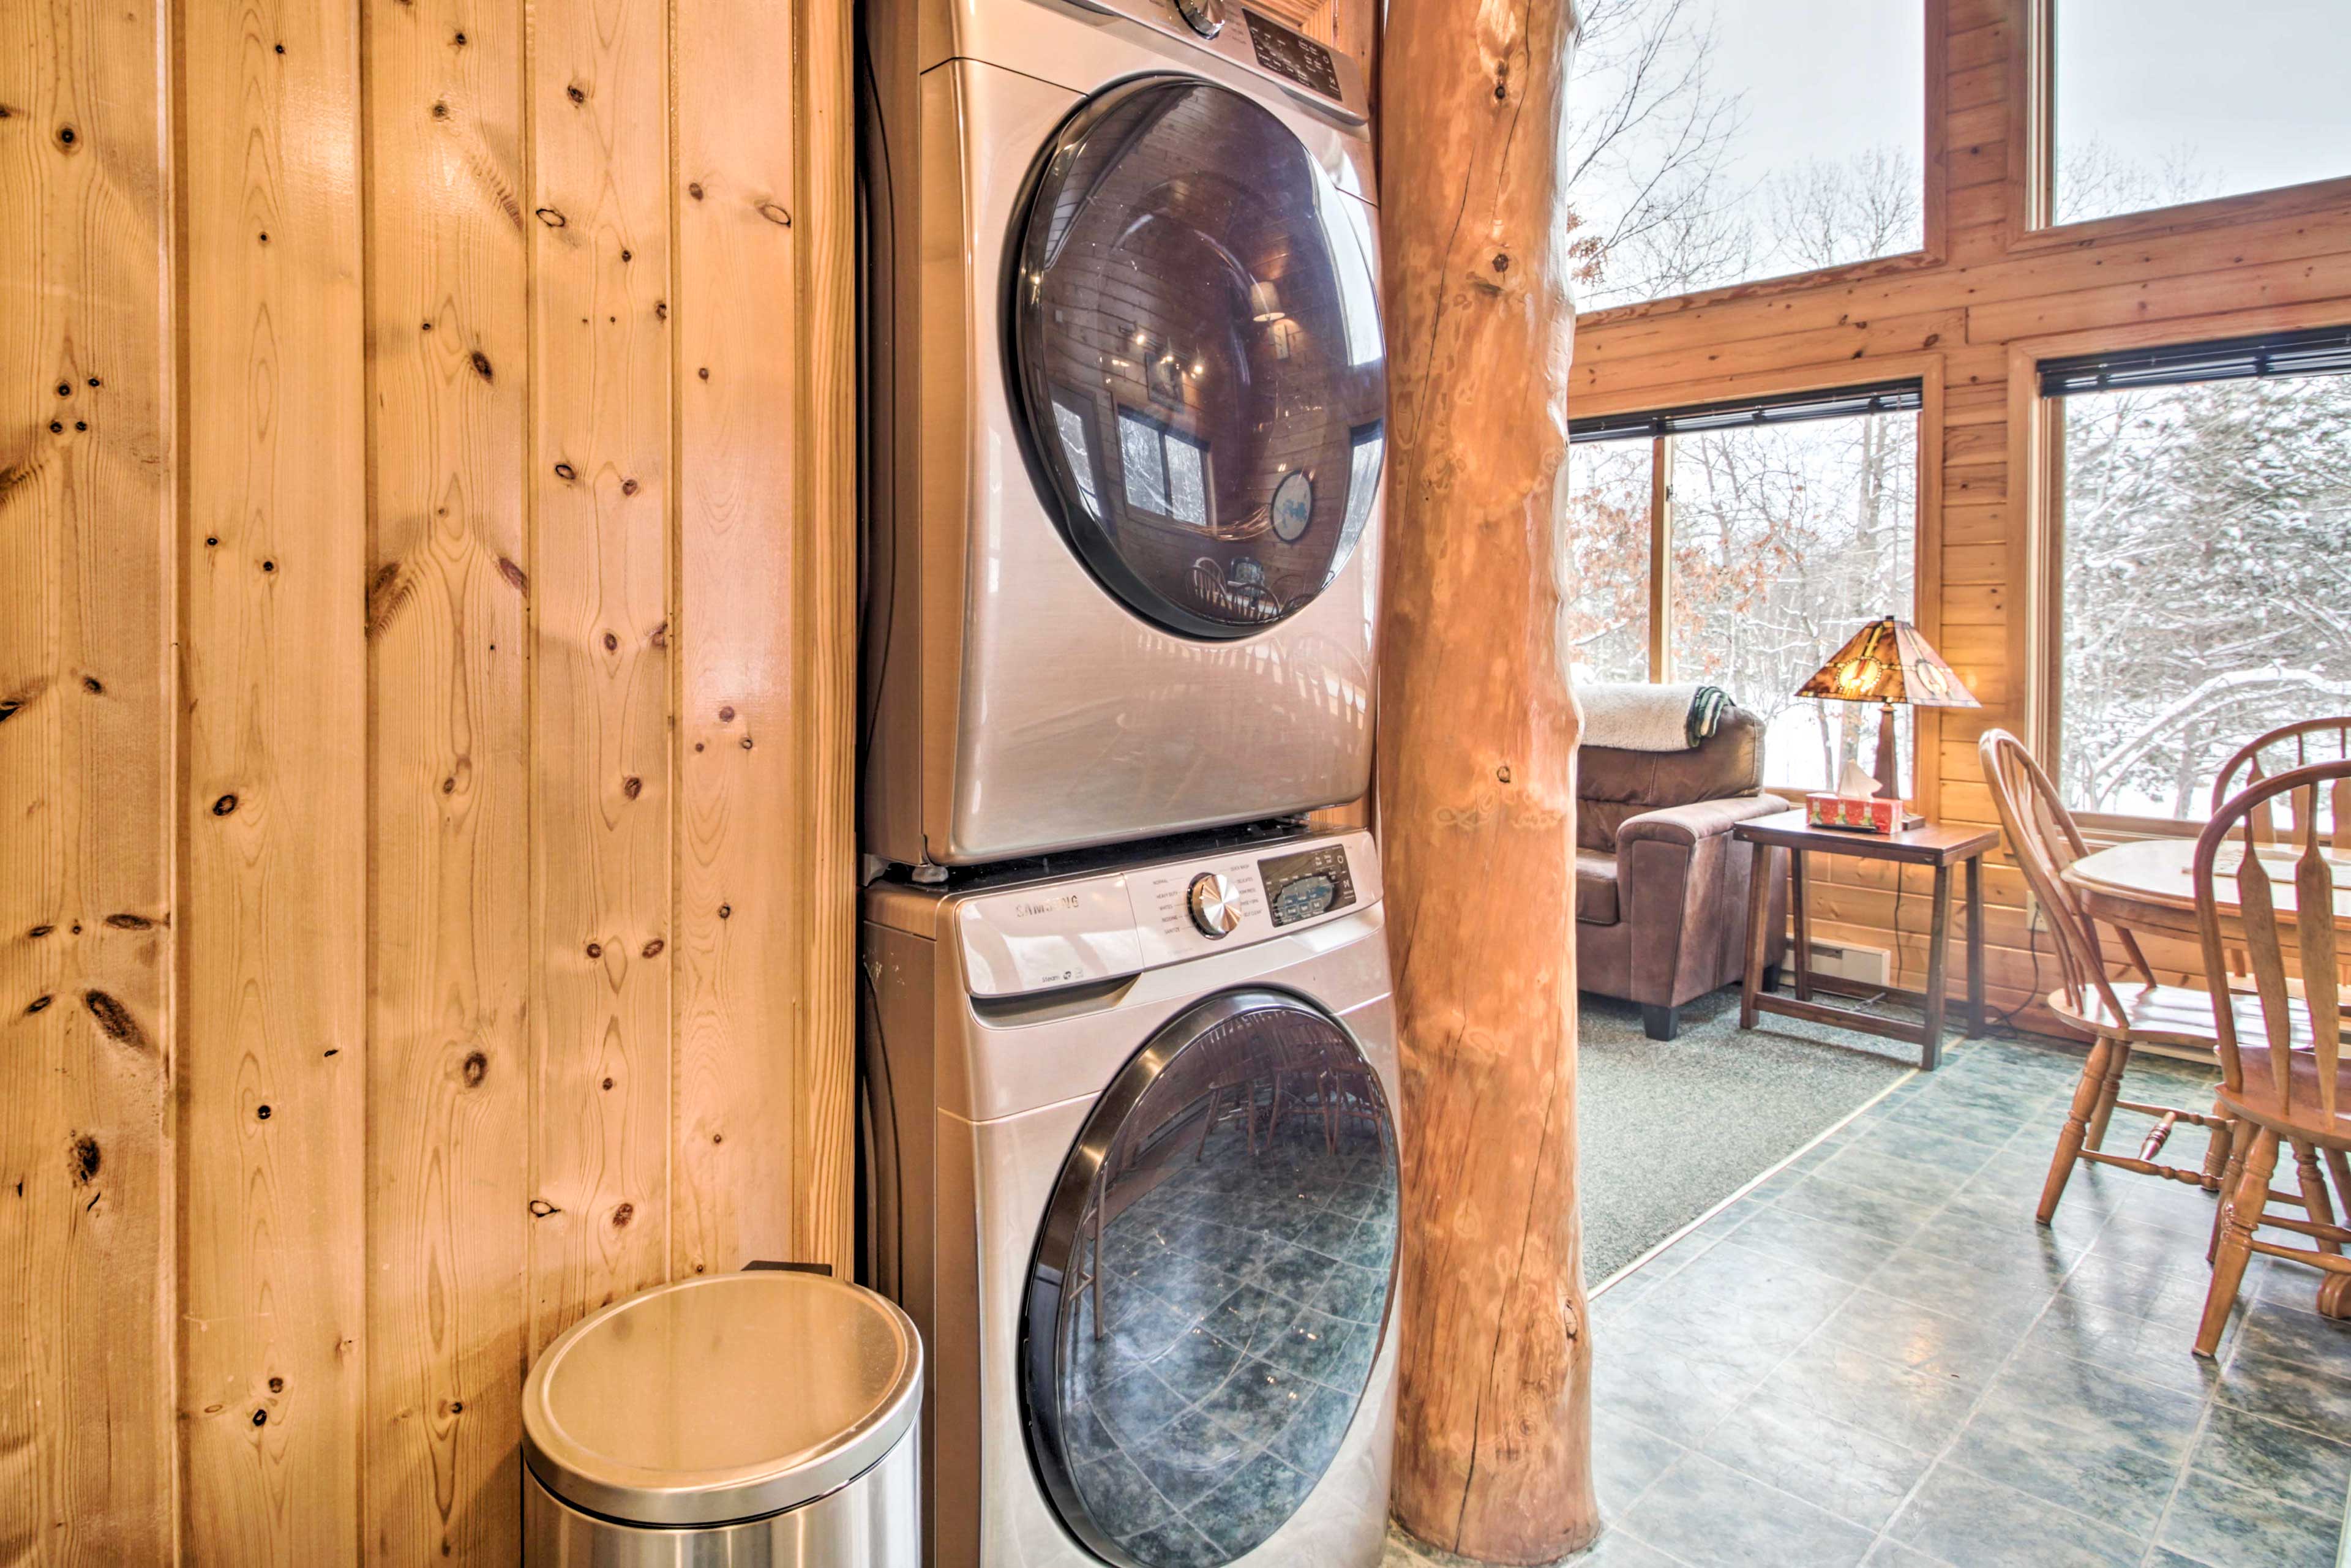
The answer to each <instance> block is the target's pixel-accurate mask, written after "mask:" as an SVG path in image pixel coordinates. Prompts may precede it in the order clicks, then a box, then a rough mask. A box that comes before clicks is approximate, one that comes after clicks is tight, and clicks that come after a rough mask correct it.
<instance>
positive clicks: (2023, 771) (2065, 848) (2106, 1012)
mask: <svg viewBox="0 0 2351 1568" xmlns="http://www.w3.org/2000/svg"><path fill="white" fill-rule="evenodd" d="M1976 755H1977V756H1978V757H1979V758H1980V759H1981V760H1982V763H1983V772H1984V783H1985V784H1986V785H1987V786H1989V787H1990V789H1991V798H1992V804H1993V805H1994V806H1995V807H1996V808H1997V809H1998V810H1999V811H2000V825H2001V829H2002V830H2003V831H2006V832H2007V834H2008V844H2009V849H2010V851H2011V852H2012V853H2013V854H2014V855H2015V856H2016V863H2017V865H2018V866H2019V868H2021V869H2022V871H2023V873H2024V880H2025V883H2026V885H2027V886H2029V887H2031V888H2032V894H2033V896H2034V897H2035V898H2037V899H2039V900H2040V901H2041V906H2042V908H2043V909H2045V910H2047V911H2048V912H2049V929H2050V935H2051V936H2053V938H2054V939H2055V941H2056V944H2057V961H2058V969H2059V976H2060V979H2061V982H2062V984H2063V985H2064V988H2065V999H2066V1002H2067V1004H2068V1005H2069V1006H2070V1007H2072V1009H2074V1011H2075V1012H2077V1013H2082V1014H2085V1015H2088V1014H2092V1013H2095V1014H2097V1015H2098V1016H2102V1017H2107V1018H2111V1019H2115V1021H2116V1023H2117V1024H2119V1023H2120V1022H2122V1021H2123V1020H2124V1019H2126V1018H2127V1017H2128V1016H2129V1015H2128V1014H2127V1013H2126V1012H2125V1010H2124V1009H2123V1005H2122V1002H2121V1000H2120V999H2119V998H2117V997H2116V995H2115V988H2114V984H2113V982H2112V980H2110V979H2109V978H2108V977H2107V974H2106V957H2105V949H2104V946H2103V945H2102V944H2101V943H2100V941H2099V937H2098V927H2097V922H2095V921H2094V920H2092V919H2091V918H2090V916H2089V915H2088V913H2087V912H2086V911H2085V910H2084V909H2083V907H2082V903H2081V899H2080V898H2079V896H2078V895H2076V894H2075V893H2074V889H2073V886H2072V884H2071V883H2067V882H2066V881H2065V875H2064V873H2065V868H2066V867H2068V866H2070V865H2072V864H2073V863H2074V862H2075V861H2077V860H2080V859H2081V858H2082V857H2083V856H2084V855H2085V854H2087V853H2089V852H2090V846H2089V843H2088V842H2087V841H2085V839H2084V838H2083V837H2082V831H2081V829H2080V828H2078V827H2076V826H2075V825H2074V815H2073V813H2072V812H2070V811H2068V810H2065V803H2064V800H2060V799H2059V798H2058V794H2057V786H2056V785H2055V784H2054V783H2053V781H2052V780H2051V779H2050V777H2049V775H2048V773H2047V772H2046V771H2045V770H2044V769H2043V768H2042V766H2041V764H2040V763H2039V762H2038V761H2037V760H2035V759H2034V758H2033V755H2032V752H2031V751H2029V750H2027V749H2026V748H2025V745H2024V742H2022V741H2021V740H2019V739H2017V737H2014V736H2013V735H2011V734H2010V733H2009V732H2008V731H2006V730H2004V729H1989V730H1986V731H1985V732H1984V736H1983V738H1982V739H1981V740H1980V741H1979V742H1978V743H1977V745H1976ZM2116 936H2119V937H2120V938H2121V941H2122V946H2123V951H2124V954H2125V956H2126V958H2127V959H2128V961H2129V962H2130V964H2131V966H2132V967H2134V968H2135V969H2136V970H2137V973H2138V977H2139V978H2140V979H2141V980H2143V981H2145V982H2146V983H2147V984H2149V985H2152V984H2154V983H2155V971H2154V970H2153V969H2152V968H2150V967H2148V966H2147V956H2146V955H2145V954H2143V953H2141V952H2140V951H2139V947H2138V943H2137V940H2136V939H2135V938H2134V937H2133V936H2131V934H2130V933H2129V932H2127V931H2124V930H2121V929H2119V928H2117V930H2116ZM2093 996H2095V999H2096V1001H2097V1002H2098V1004H2099V1006H2098V1007H2097V1008H2092V1007H2091V1006H2089V1005H2088V1004H2089V1002H2090V1001H2091V1000H2092V998H2093Z"/></svg>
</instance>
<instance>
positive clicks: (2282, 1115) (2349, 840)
mask: <svg viewBox="0 0 2351 1568" xmlns="http://www.w3.org/2000/svg"><path fill="white" fill-rule="evenodd" d="M2281 798H2287V799H2288V804H2289V807H2290V810H2291V815H2290V820H2291V821H2293V822H2294V823H2295V824H2296V831H2295V832H2294V835H2293V837H2294V839H2299V841H2300V844H2299V847H2298V848H2296V847H2295V846H2294V843H2293V841H2291V840H2289V841H2287V842H2286V843H2285V844H2284V845H2283V846H2282V847H2280V848H2277V849H2273V850H2271V851H2270V852H2269V854H2268V855H2266V856H2265V855H2264V854H2263V853H2262V848H2263V845H2264V842H2265V841H2264V840H2263V839H2262V837H2261V833H2260V831H2259V827H2258V824H2259V823H2260V822H2262V821H2266V820H2267V811H2266V808H2267V807H2268V806H2269V805H2270V803H2271V802H2272V801H2273V800H2280V799H2281ZM2322 806H2324V807H2325V808H2326V816H2327V818H2328V821H2329V828H2328V830H2327V831H2321V829H2320V826H2319V818H2320V808H2321V807H2322ZM2232 839H2233V842H2232ZM2346 851H2351V761H2335V762H2325V763H2318V764H2315V765H2313V766H2311V767H2307V768H2291V769H2289V770H2287V771H2286V772H2283V773H2281V774H2278V775H2276V776H2275V777H2273V778H2269V779H2263V780H2262V782H2260V783H2258V784H2255V785H2253V786H2252V787H2251V788H2249V789H2244V790H2242V791H2241V792H2240V793H2239V794H2237V795H2235V796H2234V797H2232V798H2231V799H2230V800H2228V801H2226V802H2225V803H2223V804H2222V805H2221V806H2220V809H2219V810H2215V811H2214V812H2213V813H2212V820H2211V821H2210V822H2208V823H2207V824H2206V825H2205V828H2204V831H2203V833H2202V834H2201V835H2200V836H2199V838H2198V839H2197V841H2196V860H2195V868H2194V872H2193V877H2194V884H2195V890H2196V924H2197V930H2198V936H2199V940H2200V941H2201V942H2202V944H2203V948H2204V964H2205V967H2206V969H2207V970H2208V971H2209V972H2210V973H2214V974H2219V973H2220V972H2222V969H2223V967H2224V966H2225V965H2226V964H2227V962H2228V950H2229V948H2230V947H2231V946H2232V945H2233V946H2237V947H2238V948H2239V949H2240V950H2241V952H2242V953H2243V955H2244V960H2245V970H2246V973H2247V975H2248V977H2250V979H2251V980H2252V994H2251V995H2246V994H2242V993H2239V992H2233V991H2232V992H2229V993H2227V994H2228V995H2229V997H2230V1005H2229V1006H2228V1007H2226V1008H2222V1009H2220V1011H2219V1017H2218V1019H2217V1022H2218V1026H2219V1028H2218V1030H2217V1034H2218V1044H2219V1050H2220V1072H2221V1082H2220V1102H2219V1103H2220V1106H2221V1107H2222V1109H2223V1110H2224V1111H2225V1112H2226V1113H2228V1115H2229V1116H2230V1117H2231V1119H2232V1120H2233V1122H2234V1123H2235V1126H2234V1129H2233V1132H2232V1137H2231V1153H2230V1156H2229V1160H2228V1165H2227V1168H2226V1171H2225V1173H2224V1178H2223V1190H2222V1192H2221V1203H2222V1205H2223V1207H2222V1209H2221V1214H2220V1246H2219V1249H2218V1250H2217V1252H2216V1254H2215V1256H2214V1258H2213V1262H2212V1285H2211V1289H2210V1291H2209V1292H2208V1293H2207V1295H2206V1296H2205V1298H2204V1317H2203V1321H2202V1322H2201V1323H2199V1325H2198V1327H2197V1331H2196V1354H2199V1355H2203V1356H2209V1355H2210V1354H2212V1353H2213V1352H2214V1351H2215V1350H2217V1349H2218V1348H2219V1347H2220V1333H2221V1331H2222V1330H2223V1329H2224V1328H2226V1327H2227V1326H2228V1322H2229V1312H2230V1310H2231V1308H2232V1307H2233V1306H2234V1305H2235V1304H2236V1300H2237V1291H2238V1288H2239V1287H2240V1286H2241V1284H2242V1283H2243V1282H2244V1278H2245V1269H2246V1266H2247V1265H2248V1264H2249V1263H2251V1262H2252V1255H2253V1254H2254V1253H2256V1252H2259V1253H2262V1254H2263V1255H2265V1256H2268V1257H2272V1258H2290V1259H2293V1260H2294V1261H2296V1262H2300V1263H2308V1264H2312V1265H2314V1267H2316V1268H2319V1269H2323V1270H2325V1271H2326V1272H2327V1273H2328V1274H2329V1275H2331V1276H2333V1278H2332V1279H2330V1280H2329V1281H2328V1282H2327V1284H2326V1287H2325V1291H2324V1292H2323V1294H2322V1296H2321V1305H2322V1307H2330V1306H2331V1307H2332V1309H2333V1310H2338V1311H2339V1310H2340V1309H2341V1306H2342V1304H2343V1301H2344V1299H2345V1298H2346V1296H2351V1259H2346V1258H2345V1257H2344V1256H2343V1247H2344V1244H2345V1243H2346V1242H2351V1228H2345V1227H2344V1226H2343V1225H2341V1224H2339V1223H2337V1221H2336V1218H2335V1213H2334V1212H2333V1210H2332V1208H2331V1207H2329V1205H2328V1202H2327V1195H2326V1184H2325V1181H2324V1180H2323V1179H2321V1177H2320V1176H2319V1172H2318V1156H2319V1155H2322V1154H2323V1155H2325V1159H2326V1162H2327V1164H2328V1165H2329V1166H2331V1167H2332V1170H2333V1174H2334V1176H2335V1183H2336V1185H2337V1186H2338V1187H2339V1188H2341V1189H2342V1190H2343V1192H2344V1193H2345V1195H2346V1199H2351V1176H2346V1162H2351V1074H2346V1071H2345V1062H2344V1060H2343V1031H2344V1018H2343V1011H2342V1006H2343V994H2342V986H2341V983H2340V981H2339V979H2338V977H2337V975H2336V968H2335V966H2336V963H2337V953H2338V945H2337V942H2336V936H2335V919H2336V915H2335V906H2336V890H2337V887H2338V886H2339V885H2341V878H2340V876H2339V874H2338V873H2340V872H2341V871H2342V869H2343V867H2344V866H2345V864H2346V860H2351V857H2347V856H2346ZM2273 871H2274V872H2278V873H2283V889H2281V887H2280V885H2279V882H2280V878H2279V877H2278V876H2277V875H2274V874H2273ZM2223 876H2227V877H2229V878H2231V881H2232V882H2233V883H2234V885H2235V890H2236V897H2235V899H2234V900H2233V903H2234V904H2235V906H2236V923H2237V925H2238V926H2239V927H2240V929H2239V931H2237V932H2235V933H2231V932H2228V931H2226V930H2224V929H2223V925H2222V920H2221V913H2220V898H2219V896H2218V889H2219V883H2220V878H2221V877H2223ZM2289 950H2291V951H2292V952H2293V953H2294V955H2295V956H2296V957H2297V958H2298V960H2299V967H2301V970H2302V977H2301V984H2300V986H2298V987H2297V986H2294V985H2292V984H2290V983H2289V980H2288V977H2287V975H2286V954H2287V952H2288V951H2289ZM2280 1145H2285V1146H2287V1147H2290V1148H2291V1149H2292V1150H2293V1151H2294V1163H2295V1166H2296V1168H2297V1170H2298V1172H2299V1175H2300V1178H2301V1181H2300V1185H2301V1188H2302V1200H2303V1204H2304V1208H2305V1210H2306V1218H2294V1217H2292V1216H2290V1215H2282V1214H2280V1213H2279V1212H2278V1211H2277V1208H2276V1207H2273V1206H2274V1205H2275V1203H2276V1202H2277V1201H2278V1200H2279V1199H2281V1198H2282V1197H2284V1195H2283V1194H2278V1193H2273V1191H2272V1190H2271V1189H2270V1177H2271V1176H2272V1175H2273V1173H2274V1171H2275V1170H2276V1168H2277V1162H2278V1151H2279V1148H2280ZM2262 1228H2277V1229H2282V1230H2286V1231H2292V1232H2296V1233H2299V1234H2300V1235H2302V1236H2304V1237H2306V1238H2308V1239H2310V1241H2311V1242H2312V1243H2313V1245H2311V1246H2309V1247H2289V1246H2286V1245H2283V1243H2280V1242H2275V1241H2266V1240H2263V1239H2261V1238H2260V1237H2259V1236H2258V1235H2257V1234H2256V1232H2258V1231H2259V1230H2261V1229H2262Z"/></svg>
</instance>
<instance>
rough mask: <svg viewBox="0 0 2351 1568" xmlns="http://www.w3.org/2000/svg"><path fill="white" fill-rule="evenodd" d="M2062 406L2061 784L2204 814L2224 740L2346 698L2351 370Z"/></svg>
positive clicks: (2337, 709)
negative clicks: (2346, 374) (2346, 373)
mask: <svg viewBox="0 0 2351 1568" xmlns="http://www.w3.org/2000/svg"><path fill="white" fill-rule="evenodd" d="M2062 406H2063V409H2064V465H2065V476H2064V518H2063V528H2064V639H2063V656H2064V672H2063V678H2062V681H2061V682H2060V687H2061V691H2062V701H2061V716H2060V740H2059V747H2058V752H2059V766H2058V775H2059V781H2060V784H2061V787H2062V788H2063V789H2064V793H2065V798H2066V800H2067V802H2068V803H2069V804H2071V805H2072V806H2073V807H2074V809H2075V810H2087V811H2104V812H2113V813H2116V814H2120V815H2126V816H2146V817H2169V818H2185V819H2189V820H2195V819H2199V818H2201V817H2202V816H2204V815H2205V811H2206V808H2207V807H2208V806H2209V805H2210V797H2211V789H2212V783H2213V775H2214V774H2215V772H2216V771H2217V770H2218V769H2219V767H2220V763H2221V762H2222V761H2224V760H2225V759H2226V758H2227V757H2228V755H2229V753H2230V752H2231V751H2233V750H2234V749H2235V748H2236V747H2239V746H2240V745H2241V744H2243V743H2244V742H2246V741H2248V740H2251V739H2252V737H2254V736H2256V735H2259V734H2261V733H2262V732H2263V731H2265V730H2268V729H2272V728H2274V727H2277V726H2279V725H2282V724H2285V723H2288V722H2291V721H2293V720H2294V719H2300V718H2316V717H2320V716H2326V715H2330V714H2339V713H2346V712H2351V377H2343V376H2313V377H2304V378H2301V379H2296V380H2281V381H2240V382H2221V383H2219V384H2215V385H2204V386H2179V387H2158V388H2154V389H2150V390H2142V391H2133V392H2088V393H2079V394H2075V395H2074V396H2070V397H2067V398H2065V399H2064V400H2063V404H2062Z"/></svg>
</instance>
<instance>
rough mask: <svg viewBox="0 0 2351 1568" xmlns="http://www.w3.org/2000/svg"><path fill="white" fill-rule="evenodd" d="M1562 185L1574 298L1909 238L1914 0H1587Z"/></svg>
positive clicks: (1917, 101) (1699, 284) (1915, 228)
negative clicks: (1574, 274)
mask: <svg viewBox="0 0 2351 1568" xmlns="http://www.w3.org/2000/svg"><path fill="white" fill-rule="evenodd" d="M1582 9H1583V33H1582V37H1581V42H1580V44H1579V46H1578V47H1577V50H1576V56H1575V63H1574V70H1573V78H1571V80H1570V82H1569V86H1568V119H1569V125H1568V135H1569V139H1570V141H1569V146H1568V150H1567V158H1566V168H1567V171H1568V176H1567V179H1566V181H1565V182H1564V188H1565V189H1566V191H1567V193H1568V202H1569V204H1570V209H1571V211H1570V219H1571V223H1572V225H1573V231H1572V233H1571V235H1570V242H1571V244H1572V245H1573V247H1574V249H1573V256H1574V257H1575V259H1576V263H1577V266H1578V268H1579V276H1578V283H1579V287H1578V289H1577V296H1578V302H1579V304H1580V305H1581V306H1582V307H1583V308H1585V309H1588V310H1589V309H1601V308H1605V307H1607V306H1611V305H1624V304H1630V303H1632V302H1634V301H1636V300H1642V299H1656V298H1665V297H1666V296H1668V295H1675V294H1687V293H1691V292H1694V291H1696V290H1698V289H1702V288H1712V287H1722V286H1725V285H1729V284H1735V283H1744V282H1748V281H1750V280H1752V279H1756V278H1762V277H1778V276H1781V275H1783V274H1788V273H1797V272H1808V271H1812V270H1814V269H1816V268H1819V267H1834V266H1838V265H1842V264H1844V263H1846V262H1853V261H1863V260H1866V259H1868V258H1870V257H1873V256H1897V255H1900V254H1902V253H1904V252H1906V251H1913V250H1917V249H1918V248H1919V247H1920V246H1922V245H1924V244H1925V230H1924V227H1923V225H1922V221H1921V217H1920V214H1921V208H1922V201H1921V197H1922V193H1923V191H1924V186H1925V178H1924V173H1923V168H1924V159H1923V157H1922V141H1921V139H1922V137H1923V135H1924V131H1925V124H1926V107H1925V90H1926V43H1925V37H1926V34H1925V5H1924V4H1923V0H1775V3H1774V4H1771V5H1763V4H1761V3H1760V0H1591V3H1590V4H1589V5H1585V6H1583V8H1582Z"/></svg>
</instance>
